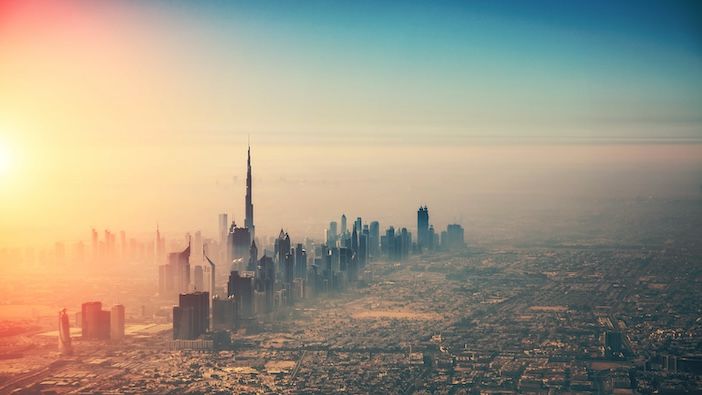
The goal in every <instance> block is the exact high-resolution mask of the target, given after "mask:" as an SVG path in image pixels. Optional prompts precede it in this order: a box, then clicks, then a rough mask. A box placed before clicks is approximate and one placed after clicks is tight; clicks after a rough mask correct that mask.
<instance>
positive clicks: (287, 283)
mask: <svg viewBox="0 0 702 395" xmlns="http://www.w3.org/2000/svg"><path fill="white" fill-rule="evenodd" d="M294 254H295V251H294V250H293V251H291V252H290V253H288V254H287V255H286V256H285V263H284V269H285V270H284V272H283V274H284V277H283V281H284V288H285V289H286V290H287V291H288V292H287V301H288V304H292V303H293V298H292V284H293V280H294V279H295V255H294Z"/></svg>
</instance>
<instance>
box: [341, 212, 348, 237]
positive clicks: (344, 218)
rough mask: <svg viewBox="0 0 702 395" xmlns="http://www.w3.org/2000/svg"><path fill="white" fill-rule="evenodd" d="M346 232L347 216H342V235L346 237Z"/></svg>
mask: <svg viewBox="0 0 702 395" xmlns="http://www.w3.org/2000/svg"><path fill="white" fill-rule="evenodd" d="M346 231H347V229H346V214H341V232H340V233H341V235H342V236H343V235H345V234H346Z"/></svg>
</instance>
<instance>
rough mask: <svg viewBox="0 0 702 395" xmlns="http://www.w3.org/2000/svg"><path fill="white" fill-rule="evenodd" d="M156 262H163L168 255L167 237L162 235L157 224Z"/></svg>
mask: <svg viewBox="0 0 702 395" xmlns="http://www.w3.org/2000/svg"><path fill="white" fill-rule="evenodd" d="M155 253H156V262H158V263H161V262H163V259H164V258H165V256H166V239H165V238H164V237H161V230H160V229H159V227H158V224H157V225H156V242H155Z"/></svg>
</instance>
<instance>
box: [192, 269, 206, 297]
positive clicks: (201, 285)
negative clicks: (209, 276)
mask: <svg viewBox="0 0 702 395" xmlns="http://www.w3.org/2000/svg"><path fill="white" fill-rule="evenodd" d="M193 289H194V290H195V291H204V290H205V273H204V271H203V270H202V266H200V265H197V266H195V269H194V270H193Z"/></svg>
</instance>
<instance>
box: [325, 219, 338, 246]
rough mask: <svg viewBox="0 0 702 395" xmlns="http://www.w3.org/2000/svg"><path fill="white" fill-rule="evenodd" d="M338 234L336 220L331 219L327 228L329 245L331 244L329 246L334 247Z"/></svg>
mask: <svg viewBox="0 0 702 395" xmlns="http://www.w3.org/2000/svg"><path fill="white" fill-rule="evenodd" d="M337 236H338V232H337V230H336V221H331V222H329V228H328V229H327V245H329V247H334V246H335V245H336V240H337Z"/></svg>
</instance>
